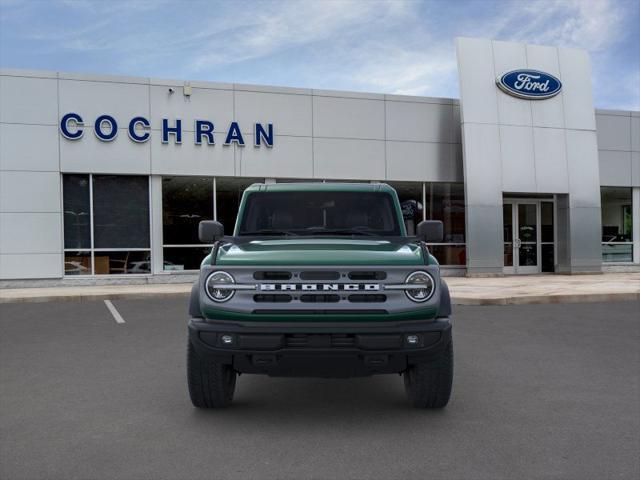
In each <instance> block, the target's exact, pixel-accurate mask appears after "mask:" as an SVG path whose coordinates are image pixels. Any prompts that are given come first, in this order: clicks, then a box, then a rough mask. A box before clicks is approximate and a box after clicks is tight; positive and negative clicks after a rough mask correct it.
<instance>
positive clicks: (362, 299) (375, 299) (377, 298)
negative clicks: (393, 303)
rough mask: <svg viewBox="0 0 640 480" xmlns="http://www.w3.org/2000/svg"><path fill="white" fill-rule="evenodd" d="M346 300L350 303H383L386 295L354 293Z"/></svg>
mask: <svg viewBox="0 0 640 480" xmlns="http://www.w3.org/2000/svg"><path fill="white" fill-rule="evenodd" d="M348 300H349V301H350V302H352V303H383V302H386V301H387V296H386V295H379V294H372V295H367V294H360V293H354V294H353V295H349V297H348Z"/></svg>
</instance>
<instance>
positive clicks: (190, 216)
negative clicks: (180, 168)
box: [162, 177, 213, 245]
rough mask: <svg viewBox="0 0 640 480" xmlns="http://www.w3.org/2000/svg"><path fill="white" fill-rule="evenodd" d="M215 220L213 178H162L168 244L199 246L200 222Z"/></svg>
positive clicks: (163, 217)
mask: <svg viewBox="0 0 640 480" xmlns="http://www.w3.org/2000/svg"><path fill="white" fill-rule="evenodd" d="M201 220H213V178H201V177H164V178H163V179H162V235H163V242H164V244H165V245H197V244H199V243H200V240H198V224H199V223H200V221H201Z"/></svg>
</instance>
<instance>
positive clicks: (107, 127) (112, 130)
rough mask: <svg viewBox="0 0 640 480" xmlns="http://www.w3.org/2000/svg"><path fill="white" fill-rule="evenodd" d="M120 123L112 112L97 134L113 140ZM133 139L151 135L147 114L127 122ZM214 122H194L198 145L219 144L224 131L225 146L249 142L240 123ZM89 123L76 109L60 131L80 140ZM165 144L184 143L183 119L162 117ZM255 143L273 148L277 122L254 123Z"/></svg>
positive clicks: (99, 120)
mask: <svg viewBox="0 0 640 480" xmlns="http://www.w3.org/2000/svg"><path fill="white" fill-rule="evenodd" d="M118 128H119V127H118V122H117V120H116V119H115V118H114V117H112V116H111V115H100V116H99V117H98V118H96V119H95V121H94V122H93V133H94V134H95V136H96V137H97V138H98V140H100V141H103V142H111V141H112V140H115V138H116V137H117V136H118ZM126 128H127V134H128V135H129V138H130V139H131V140H133V141H134V142H136V143H144V142H146V141H148V140H149V137H150V135H151V133H150V132H151V122H149V120H148V119H146V118H145V117H133V118H132V119H131V120H129V122H128V123H127V124H126ZM214 128H215V127H214V124H213V122H210V121H209V120H195V121H194V122H193V132H190V133H193V138H194V142H195V144H196V145H202V144H203V143H206V144H207V145H215V143H216V142H215V138H214V133H222V134H223V135H224V137H225V140H224V145H232V144H234V143H235V144H236V145H239V146H241V147H244V145H245V141H244V137H243V135H242V130H241V129H240V125H239V124H238V122H231V123H230V124H229V127H228V128H227V129H225V130H224V131H223V132H220V131H219V130H214ZM84 129H85V124H84V120H83V119H82V117H81V116H80V115H79V114H77V113H74V112H70V113H66V114H65V115H63V116H62V118H61V119H60V133H61V134H62V136H63V137H64V138H66V139H68V140H80V139H81V138H82V136H83V135H84ZM159 133H160V135H162V143H169V142H170V139H173V140H172V141H173V142H174V143H177V144H181V143H182V136H183V133H185V134H186V133H187V132H186V131H185V132H183V127H182V120H180V119H179V118H178V119H175V120H173V121H172V122H170V121H169V119H168V118H163V119H162V125H161V126H160V132H159ZM252 133H253V144H254V145H255V146H256V147H260V146H262V145H265V146H266V147H273V124H272V123H267V124H262V123H255V124H254V125H253V131H252Z"/></svg>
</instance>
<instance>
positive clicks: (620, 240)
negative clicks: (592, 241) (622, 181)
mask: <svg viewBox="0 0 640 480" xmlns="http://www.w3.org/2000/svg"><path fill="white" fill-rule="evenodd" d="M600 197H601V212H602V260H603V262H632V261H633V243H632V242H633V238H632V237H633V233H632V232H633V220H632V208H631V205H632V189H631V188H626V187H601V188H600Z"/></svg>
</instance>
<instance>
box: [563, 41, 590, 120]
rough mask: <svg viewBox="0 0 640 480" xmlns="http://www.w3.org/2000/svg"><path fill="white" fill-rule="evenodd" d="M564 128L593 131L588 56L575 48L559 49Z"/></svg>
mask: <svg viewBox="0 0 640 480" xmlns="http://www.w3.org/2000/svg"><path fill="white" fill-rule="evenodd" d="M558 58H559V59H560V70H561V72H562V78H561V81H562V91H563V93H562V100H563V105H564V120H565V122H564V123H565V128H572V129H576V130H595V129H596V121H595V114H594V110H593V94H592V86H591V64H590V62H589V54H588V53H587V52H586V51H585V50H579V49H576V48H559V49H558Z"/></svg>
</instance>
